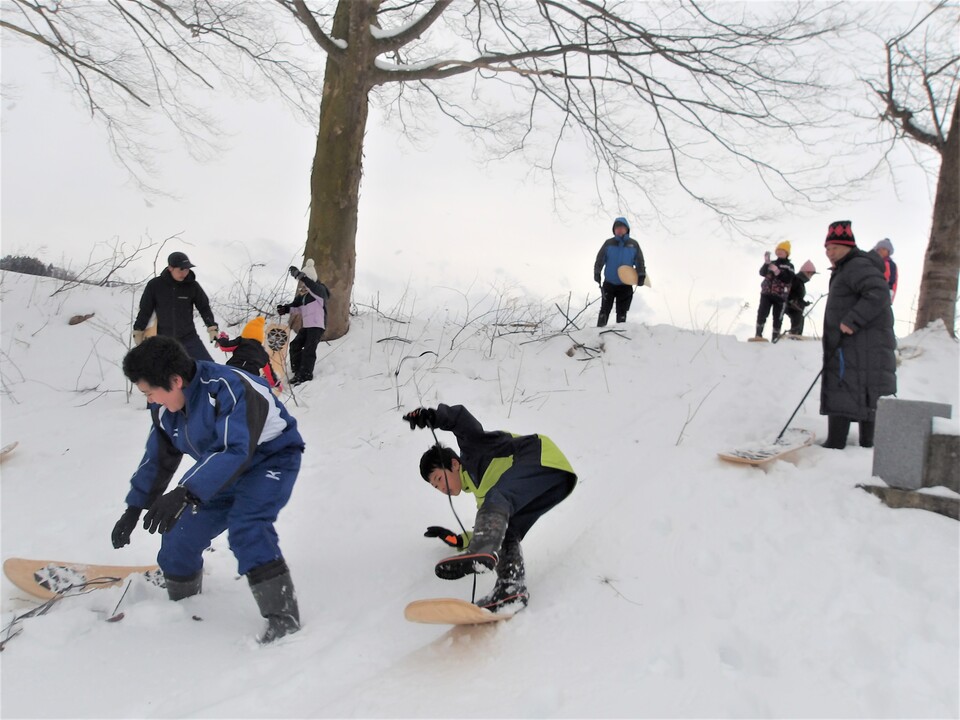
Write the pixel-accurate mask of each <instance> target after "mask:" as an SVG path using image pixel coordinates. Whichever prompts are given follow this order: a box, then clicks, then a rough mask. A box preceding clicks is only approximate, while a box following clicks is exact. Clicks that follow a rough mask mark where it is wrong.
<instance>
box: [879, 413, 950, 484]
mask: <svg viewBox="0 0 960 720" xmlns="http://www.w3.org/2000/svg"><path fill="white" fill-rule="evenodd" d="M951 413H952V407H951V406H950V405H946V404H943V403H933V402H925V401H920V400H899V399H897V398H886V397H883V398H880V401H879V402H878V403H877V428H876V434H875V436H874V450H873V474H874V475H875V476H877V477H879V478H881V479H882V480H883V481H884V482H885V483H887V485H890V486H891V487H896V488H903V489H906V490H916V489H917V488H920V487H923V479H924V466H925V465H926V461H927V444H928V441H929V438H930V432H931V428H932V426H933V418H934V417H944V418H949V417H950V416H951Z"/></svg>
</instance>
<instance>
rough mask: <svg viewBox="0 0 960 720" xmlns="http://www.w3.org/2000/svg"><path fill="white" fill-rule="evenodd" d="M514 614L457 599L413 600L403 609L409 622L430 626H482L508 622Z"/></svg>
mask: <svg viewBox="0 0 960 720" xmlns="http://www.w3.org/2000/svg"><path fill="white" fill-rule="evenodd" d="M515 614H516V613H515V612H509V611H508V610H504V611H502V612H498V613H492V612H490V611H489V610H486V609H485V608H482V607H477V606H476V605H474V604H473V603H469V602H467V601H466V600H458V599H457V598H430V599H427V600H414V601H413V602H412V603H410V604H409V605H407V606H406V607H405V608H404V609H403V616H404V617H405V618H406V619H407V620H409V621H410V622H415V623H427V624H430V625H483V624H485V623H494V622H499V621H501V620H508V619H510V618H512V617H513V616H514V615H515Z"/></svg>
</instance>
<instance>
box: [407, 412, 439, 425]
mask: <svg viewBox="0 0 960 720" xmlns="http://www.w3.org/2000/svg"><path fill="white" fill-rule="evenodd" d="M403 419H404V420H405V421H406V422H408V423H410V429H411V430H413V429H414V428H421V429H422V428H425V427H432V428H434V427H436V426H437V411H436V410H434V409H433V408H417V409H416V410H411V411H410V412H408V413H407V414H406V415H404V416H403Z"/></svg>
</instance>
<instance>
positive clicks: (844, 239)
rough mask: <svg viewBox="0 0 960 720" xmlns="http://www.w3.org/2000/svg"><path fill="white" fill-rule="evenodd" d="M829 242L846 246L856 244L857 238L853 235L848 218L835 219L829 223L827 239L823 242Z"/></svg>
mask: <svg viewBox="0 0 960 720" xmlns="http://www.w3.org/2000/svg"><path fill="white" fill-rule="evenodd" d="M830 243H833V244H835V245H846V246H848V247H856V246H857V240H856V238H854V237H853V227H852V226H851V223H850V221H849V220H837V221H836V222H832V223H830V229H829V230H827V239H826V240H825V241H824V243H823V244H824V245H829V244H830Z"/></svg>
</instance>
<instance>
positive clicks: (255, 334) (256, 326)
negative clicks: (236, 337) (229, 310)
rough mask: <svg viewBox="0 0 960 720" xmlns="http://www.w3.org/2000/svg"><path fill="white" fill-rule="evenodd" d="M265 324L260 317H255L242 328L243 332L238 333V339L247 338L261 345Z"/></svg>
mask: <svg viewBox="0 0 960 720" xmlns="http://www.w3.org/2000/svg"><path fill="white" fill-rule="evenodd" d="M265 323H266V320H264V319H263V318H262V317H255V318H254V319H253V320H251V321H250V322H248V323H247V324H246V325H244V326H243V332H241V333H240V337H245V338H249V339H251V340H256V341H257V342H260V343H262V342H263V326H264V324H265Z"/></svg>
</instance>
